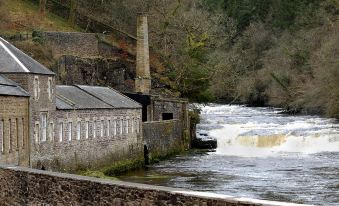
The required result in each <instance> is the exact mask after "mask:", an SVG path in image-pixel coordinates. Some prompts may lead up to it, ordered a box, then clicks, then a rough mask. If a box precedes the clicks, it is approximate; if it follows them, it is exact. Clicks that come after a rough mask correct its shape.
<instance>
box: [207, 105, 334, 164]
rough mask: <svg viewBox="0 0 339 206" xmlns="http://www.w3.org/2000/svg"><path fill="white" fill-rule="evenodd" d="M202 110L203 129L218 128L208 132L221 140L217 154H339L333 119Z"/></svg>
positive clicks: (217, 108) (214, 108) (223, 108)
mask: <svg viewBox="0 0 339 206" xmlns="http://www.w3.org/2000/svg"><path fill="white" fill-rule="evenodd" d="M202 109H203V110H202V117H203V121H204V122H203V124H201V125H200V128H202V129H203V128H204V126H206V124H208V125H214V126H216V125H218V127H219V128H218V129H212V130H210V132H209V135H210V136H211V137H214V138H216V139H217V140H218V148H217V154H221V155H230V156H240V157H265V156H276V155H291V154H294V155H307V154H315V153H321V152H339V124H338V123H337V122H335V120H333V119H324V118H319V117H315V116H287V115H280V114H278V113H279V112H280V111H279V110H273V109H267V108H262V109H258V108H256V109H254V108H248V107H244V106H228V105H224V106H216V105H214V106H206V107H203V108H202ZM210 116H213V118H210ZM207 129H209V128H208V127H207Z"/></svg>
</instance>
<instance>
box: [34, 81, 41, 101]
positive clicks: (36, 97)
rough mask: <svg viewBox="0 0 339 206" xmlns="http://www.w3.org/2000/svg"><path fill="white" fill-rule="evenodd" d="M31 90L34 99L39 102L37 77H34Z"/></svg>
mask: <svg viewBox="0 0 339 206" xmlns="http://www.w3.org/2000/svg"><path fill="white" fill-rule="evenodd" d="M33 90H34V99H35V100H39V96H40V82H39V76H34V81H33Z"/></svg>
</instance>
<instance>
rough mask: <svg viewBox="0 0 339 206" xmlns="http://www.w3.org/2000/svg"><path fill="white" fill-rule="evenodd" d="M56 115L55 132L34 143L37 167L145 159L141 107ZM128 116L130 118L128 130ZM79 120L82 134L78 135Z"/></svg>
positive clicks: (68, 167)
mask: <svg viewBox="0 0 339 206" xmlns="http://www.w3.org/2000/svg"><path fill="white" fill-rule="evenodd" d="M53 116H54V119H53V121H52V122H50V124H53V126H51V127H53V133H48V136H47V140H46V141H45V142H41V141H40V142H34V144H33V146H32V147H34V148H35V149H34V150H32V153H31V162H32V166H33V168H39V169H40V168H44V169H47V170H52V171H71V172H72V171H76V170H81V169H90V168H92V169H93V168H99V167H104V166H110V165H112V164H113V163H115V162H119V161H124V160H140V161H142V160H143V144H142V136H141V128H138V129H137V128H136V127H137V125H139V127H140V126H141V118H140V116H141V109H114V110H107V109H105V110H103V109H101V110H99V109H98V110H57V111H56V112H55V113H53ZM120 120H122V122H123V125H121V121H120ZM126 120H128V121H129V124H128V132H127V131H126ZM132 121H134V124H133V126H132ZM137 121H138V122H139V123H137ZM87 122H88V133H87V130H86V124H87ZM69 123H71V124H69ZM78 123H80V137H78V136H77V135H78V128H77V126H78ZM102 123H103V124H102ZM115 123H116V124H115ZM94 124H95V125H96V126H94ZM108 124H109V126H108ZM61 125H62V126H61ZM69 125H71V131H70V130H69ZM121 127H122V130H120V128H121ZM94 128H95V130H94ZM108 129H109V131H108ZM61 131H62V140H61V138H60V132H61ZM120 131H122V134H121V133H120ZM69 132H70V133H71V137H70V138H71V139H69ZM94 132H95V135H94ZM101 132H102V133H101ZM86 133H87V134H88V136H87V137H88V138H87V137H86Z"/></svg>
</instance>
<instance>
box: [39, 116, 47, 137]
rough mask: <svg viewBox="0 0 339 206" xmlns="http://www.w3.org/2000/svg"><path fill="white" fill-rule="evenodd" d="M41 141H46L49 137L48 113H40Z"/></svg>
mask: <svg viewBox="0 0 339 206" xmlns="http://www.w3.org/2000/svg"><path fill="white" fill-rule="evenodd" d="M40 125H41V142H46V138H47V113H41V114H40Z"/></svg>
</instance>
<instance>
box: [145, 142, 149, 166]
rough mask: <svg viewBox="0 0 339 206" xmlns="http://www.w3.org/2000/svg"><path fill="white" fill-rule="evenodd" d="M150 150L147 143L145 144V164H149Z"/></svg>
mask: <svg viewBox="0 0 339 206" xmlns="http://www.w3.org/2000/svg"><path fill="white" fill-rule="evenodd" d="M148 155H149V152H148V148H147V145H144V159H145V165H149V156H148Z"/></svg>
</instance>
